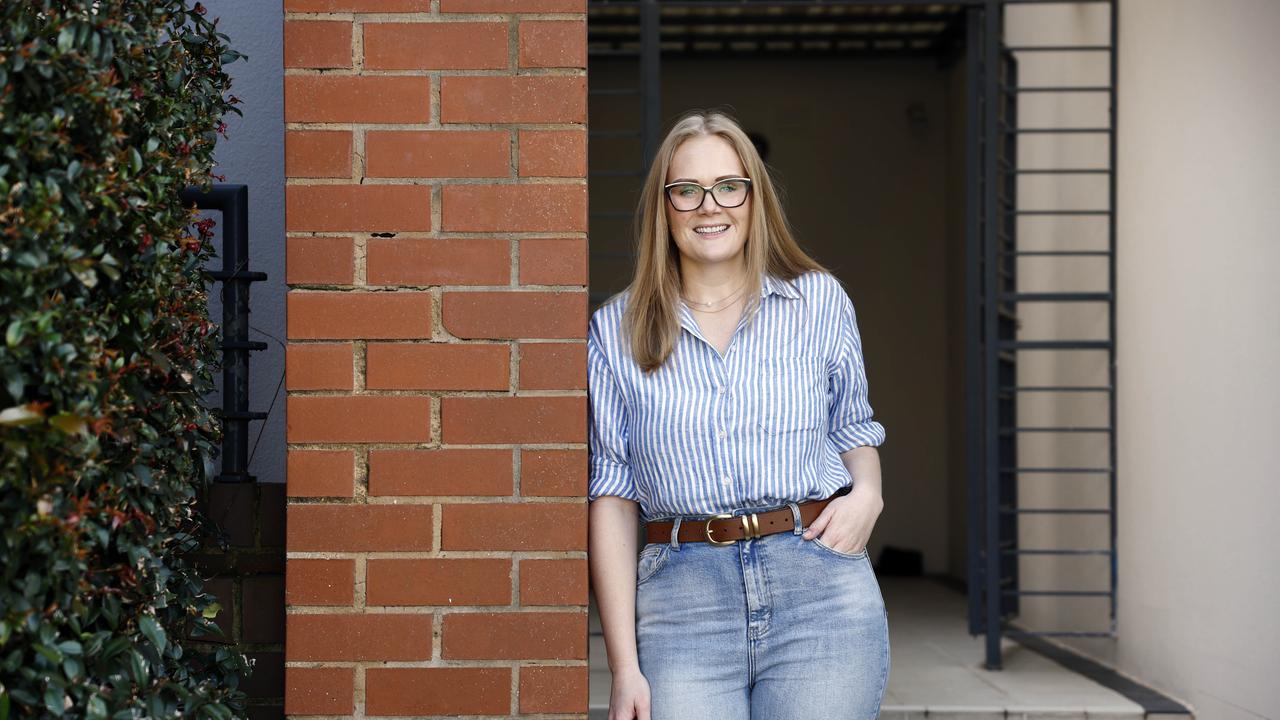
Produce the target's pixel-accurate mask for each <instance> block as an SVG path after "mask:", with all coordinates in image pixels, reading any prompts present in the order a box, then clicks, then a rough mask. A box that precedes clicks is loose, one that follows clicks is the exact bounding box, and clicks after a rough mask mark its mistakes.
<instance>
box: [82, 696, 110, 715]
mask: <svg viewBox="0 0 1280 720" xmlns="http://www.w3.org/2000/svg"><path fill="white" fill-rule="evenodd" d="M106 716H107V704H106V703H105V702H103V700H102V696H100V695H91V696H90V697H89V702H88V703H87V704H86V705H85V717H86V718H89V719H90V720H101V719H102V718H105V717H106Z"/></svg>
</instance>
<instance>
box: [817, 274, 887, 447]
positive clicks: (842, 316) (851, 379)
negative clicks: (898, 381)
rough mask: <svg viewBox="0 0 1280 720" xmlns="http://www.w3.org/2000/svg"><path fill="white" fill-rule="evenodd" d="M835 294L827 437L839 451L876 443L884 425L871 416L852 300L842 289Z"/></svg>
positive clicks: (881, 434) (881, 438)
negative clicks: (836, 307) (836, 311)
mask: <svg viewBox="0 0 1280 720" xmlns="http://www.w3.org/2000/svg"><path fill="white" fill-rule="evenodd" d="M837 294H838V295H839V302H840V312H839V317H838V323H837V327H838V331H837V339H836V357H835V362H834V363H833V367H832V371H831V376H830V383H831V394H832V398H831V408H830V410H829V415H830V424H829V427H830V432H829V434H828V437H829V438H830V439H831V442H832V443H833V444H834V445H835V447H836V450H837V451H838V452H841V453H843V452H846V451H848V450H852V449H853V448H856V447H861V446H863V445H880V444H881V443H883V442H884V436H885V433H884V426H883V425H881V424H880V423H878V422H876V421H875V420H872V419H871V418H872V415H873V411H872V410H871V402H870V400H869V399H868V394H867V393H868V391H867V372H866V368H865V367H864V365H863V361H862V338H861V337H860V336H859V334H858V321H857V317H856V315H855V314H854V310H853V301H852V300H850V299H849V295H848V293H846V292H845V291H844V289H843V288H840V289H839V291H838V293H837Z"/></svg>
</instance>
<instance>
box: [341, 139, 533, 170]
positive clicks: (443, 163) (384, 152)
mask: <svg viewBox="0 0 1280 720" xmlns="http://www.w3.org/2000/svg"><path fill="white" fill-rule="evenodd" d="M365 155H366V158H367V160H366V163H365V168H366V174H367V175H368V176H369V177H467V178H474V177H510V175H511V136H510V133H508V132H506V131H503V130H401V131H376V130H370V131H369V133H368V135H367V136H366V137H365Z"/></svg>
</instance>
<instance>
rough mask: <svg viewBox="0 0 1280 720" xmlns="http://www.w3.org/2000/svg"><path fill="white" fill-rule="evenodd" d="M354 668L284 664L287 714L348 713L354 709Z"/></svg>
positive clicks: (285, 709)
mask: <svg viewBox="0 0 1280 720" xmlns="http://www.w3.org/2000/svg"><path fill="white" fill-rule="evenodd" d="M355 676H356V671H355V669H353V668H335V667H314V668H303V667H286V668H285V669H284V712H285V714H286V715H350V714H352V713H354V712H355V682H356V681H355Z"/></svg>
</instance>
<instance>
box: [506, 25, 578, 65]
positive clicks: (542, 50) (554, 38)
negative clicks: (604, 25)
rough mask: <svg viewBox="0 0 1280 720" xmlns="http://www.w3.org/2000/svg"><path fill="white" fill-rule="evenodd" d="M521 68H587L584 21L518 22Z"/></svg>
mask: <svg viewBox="0 0 1280 720" xmlns="http://www.w3.org/2000/svg"><path fill="white" fill-rule="evenodd" d="M520 67H561V68H583V69H586V67H587V23H586V21H585V20H526V21H524V22H522V23H520Z"/></svg>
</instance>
